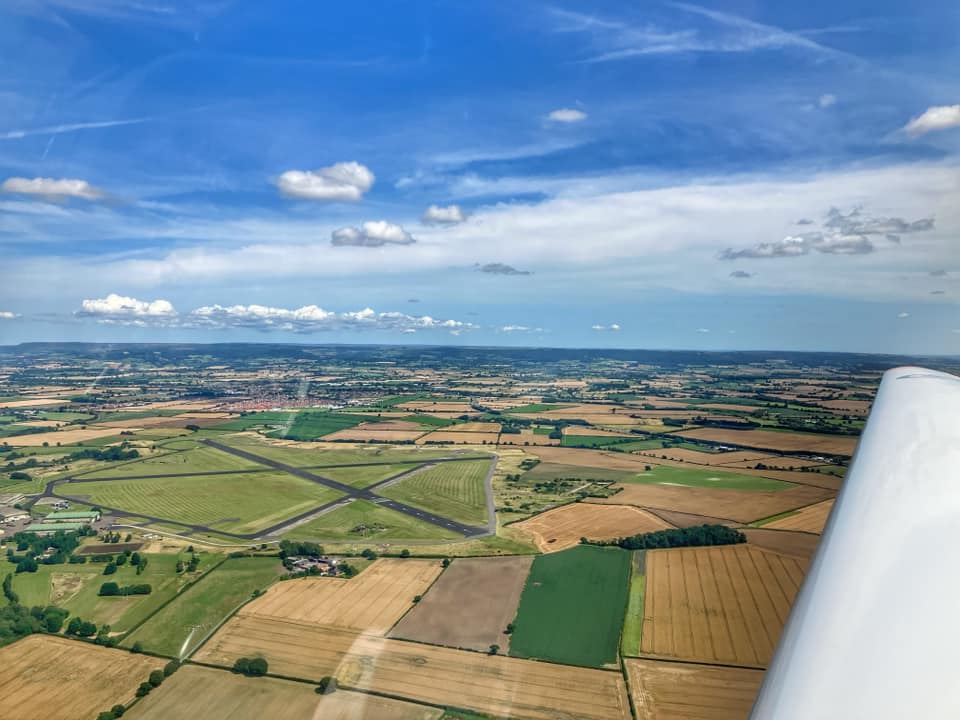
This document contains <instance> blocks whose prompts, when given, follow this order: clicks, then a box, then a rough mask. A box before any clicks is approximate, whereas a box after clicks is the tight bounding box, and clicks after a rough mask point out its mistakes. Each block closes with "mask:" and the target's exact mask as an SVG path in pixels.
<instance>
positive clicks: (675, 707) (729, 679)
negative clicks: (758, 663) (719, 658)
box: [624, 658, 763, 720]
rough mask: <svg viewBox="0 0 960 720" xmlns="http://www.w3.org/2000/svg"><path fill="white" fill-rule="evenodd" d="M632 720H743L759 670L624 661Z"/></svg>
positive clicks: (757, 688)
mask: <svg viewBox="0 0 960 720" xmlns="http://www.w3.org/2000/svg"><path fill="white" fill-rule="evenodd" d="M624 665H625V666H626V669H627V677H628V678H629V680H630V694H631V696H632V697H633V706H634V708H635V709H636V712H637V720H743V719H744V718H746V717H747V716H748V715H749V714H750V708H751V707H753V700H754V698H755V697H756V695H757V691H758V690H759V689H760V683H761V682H762V680H763V671H762V670H751V669H749V668H736V667H718V666H713V665H695V664H692V663H676V662H662V661H658V660H643V659H633V658H630V659H627V660H625V661H624Z"/></svg>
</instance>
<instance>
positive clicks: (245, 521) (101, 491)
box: [58, 471, 340, 534]
mask: <svg viewBox="0 0 960 720" xmlns="http://www.w3.org/2000/svg"><path fill="white" fill-rule="evenodd" d="M58 490H59V492H60V493H61V494H62V495H65V496H69V497H73V498H77V499H80V500H83V501H85V502H88V503H90V504H93V505H103V506H106V507H112V508H119V509H120V510H126V511H129V512H134V513H141V514H143V515H150V516H153V517H158V518H163V519H166V520H171V521H174V522H179V523H186V524H189V525H193V524H196V525H205V526H208V527H211V528H213V529H215V530H220V531H224V532H234V533H241V534H242V533H254V532H257V531H259V530H262V529H264V528H267V527H270V526H271V525H274V524H276V523H278V522H281V521H282V520H285V519H287V518H290V517H293V516H295V515H297V514H298V513H301V512H304V511H306V510H309V509H310V508H311V507H316V506H318V505H322V504H324V503H327V502H330V501H332V500H336V499H337V498H338V497H340V493H338V492H337V491H336V490H332V489H330V488H328V487H324V486H323V485H318V484H316V483H312V482H310V481H308V480H303V479H301V478H298V477H294V476H293V475H288V474H286V473H282V472H276V471H269V472H264V473H249V474H241V475H201V476H197V477H168V478H151V479H144V480H94V481H91V482H83V483H69V484H67V485H64V486H61V487H60V488H59V489H58Z"/></svg>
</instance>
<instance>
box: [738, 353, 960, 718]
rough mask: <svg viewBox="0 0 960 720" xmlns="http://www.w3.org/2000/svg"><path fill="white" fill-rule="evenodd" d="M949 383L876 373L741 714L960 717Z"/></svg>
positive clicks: (959, 530) (955, 443)
mask: <svg viewBox="0 0 960 720" xmlns="http://www.w3.org/2000/svg"><path fill="white" fill-rule="evenodd" d="M958 660H960V378H957V377H954V376H953V375H948V374H946V373H941V372H936V371H932V370H925V369H923V368H916V367H903V368H895V369H893V370H889V371H887V372H886V373H885V374H884V377H883V381H882V382H881V384H880V389H879V391H878V393H877V398H876V401H875V402H874V405H873V409H872V411H871V413H870V417H869V420H868V421H867V425H866V428H865V430H864V432H863V435H862V436H861V439H860V443H859V445H858V447H857V451H856V454H855V456H854V459H853V462H852V464H851V467H850V471H849V472H848V473H847V477H846V480H845V481H844V484H843V488H842V489H841V491H840V494H839V497H838V499H837V502H836V504H835V505H834V508H833V512H832V513H831V515H830V519H829V520H828V522H827V525H826V528H825V529H824V532H823V537H822V540H821V542H820V546H819V548H818V550H817V552H816V554H815V556H814V558H813V561H812V563H811V565H810V570H809V572H808V574H807V577H806V579H805V580H804V583H803V586H802V587H801V589H800V592H799V594H798V595H797V599H796V602H795V603H794V606H793V609H792V610H791V612H790V617H789V619H788V621H787V624H786V626H785V628H784V631H783V635H782V636H781V638H780V644H779V646H778V647H777V651H776V653H775V655H774V658H773V662H772V663H771V665H770V667H769V669H768V670H767V674H766V676H765V678H764V681H763V685H762V686H761V688H760V692H759V694H758V696H757V700H756V703H755V704H754V708H753V712H752V714H751V716H750V717H751V719H752V720H774V719H776V720H801V719H802V720H819V719H821V718H843V719H844V720H851V719H857V718H870V720H887V719H888V718H890V719H892V718H898V719H901V718H924V720H933V719H935V718H957V717H960V682H957V664H958Z"/></svg>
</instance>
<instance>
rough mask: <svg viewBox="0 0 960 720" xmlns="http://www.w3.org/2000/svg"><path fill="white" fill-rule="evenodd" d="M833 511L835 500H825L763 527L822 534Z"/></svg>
mask: <svg viewBox="0 0 960 720" xmlns="http://www.w3.org/2000/svg"><path fill="white" fill-rule="evenodd" d="M832 509H833V500H824V501H823V502H821V503H817V504H816V505H810V506H809V507H805V508H802V509H800V510H798V511H797V512H796V513H794V514H793V515H788V516H787V517H783V518H780V519H779V520H774V521H773V522H769V523H765V524H764V525H763V527H765V528H769V529H771V530H797V531H799V532H809V533H817V534H820V533H822V532H823V526H824V525H826V524H827V518H828V517H829V516H830V511H831V510H832Z"/></svg>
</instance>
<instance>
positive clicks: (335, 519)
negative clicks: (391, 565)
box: [285, 500, 460, 542]
mask: <svg viewBox="0 0 960 720" xmlns="http://www.w3.org/2000/svg"><path fill="white" fill-rule="evenodd" d="M285 537H287V538H290V539H295V540H317V541H324V540H333V541H345V542H349V541H356V542H394V541H400V540H456V539H458V538H459V537H460V536H459V535H457V534H456V533H454V532H450V531H449V530H445V529H443V528H441V527H437V526H436V525H431V524H430V523H425V522H421V521H420V520H417V519H416V518H412V517H410V516H409V515H404V514H403V513H398V512H396V511H395V510H391V509H389V508H385V507H383V506H381V505H377V504H376V503H372V502H368V501H366V500H354V501H353V502H352V503H349V504H348V505H344V506H343V507H341V508H338V509H336V510H332V511H331V512H328V513H325V514H323V515H321V516H320V517H318V518H316V519H315V520H311V521H310V522H307V523H304V524H303V525H298V526H297V527H295V528H293V529H292V530H290V532H288V533H286V535H285Z"/></svg>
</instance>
